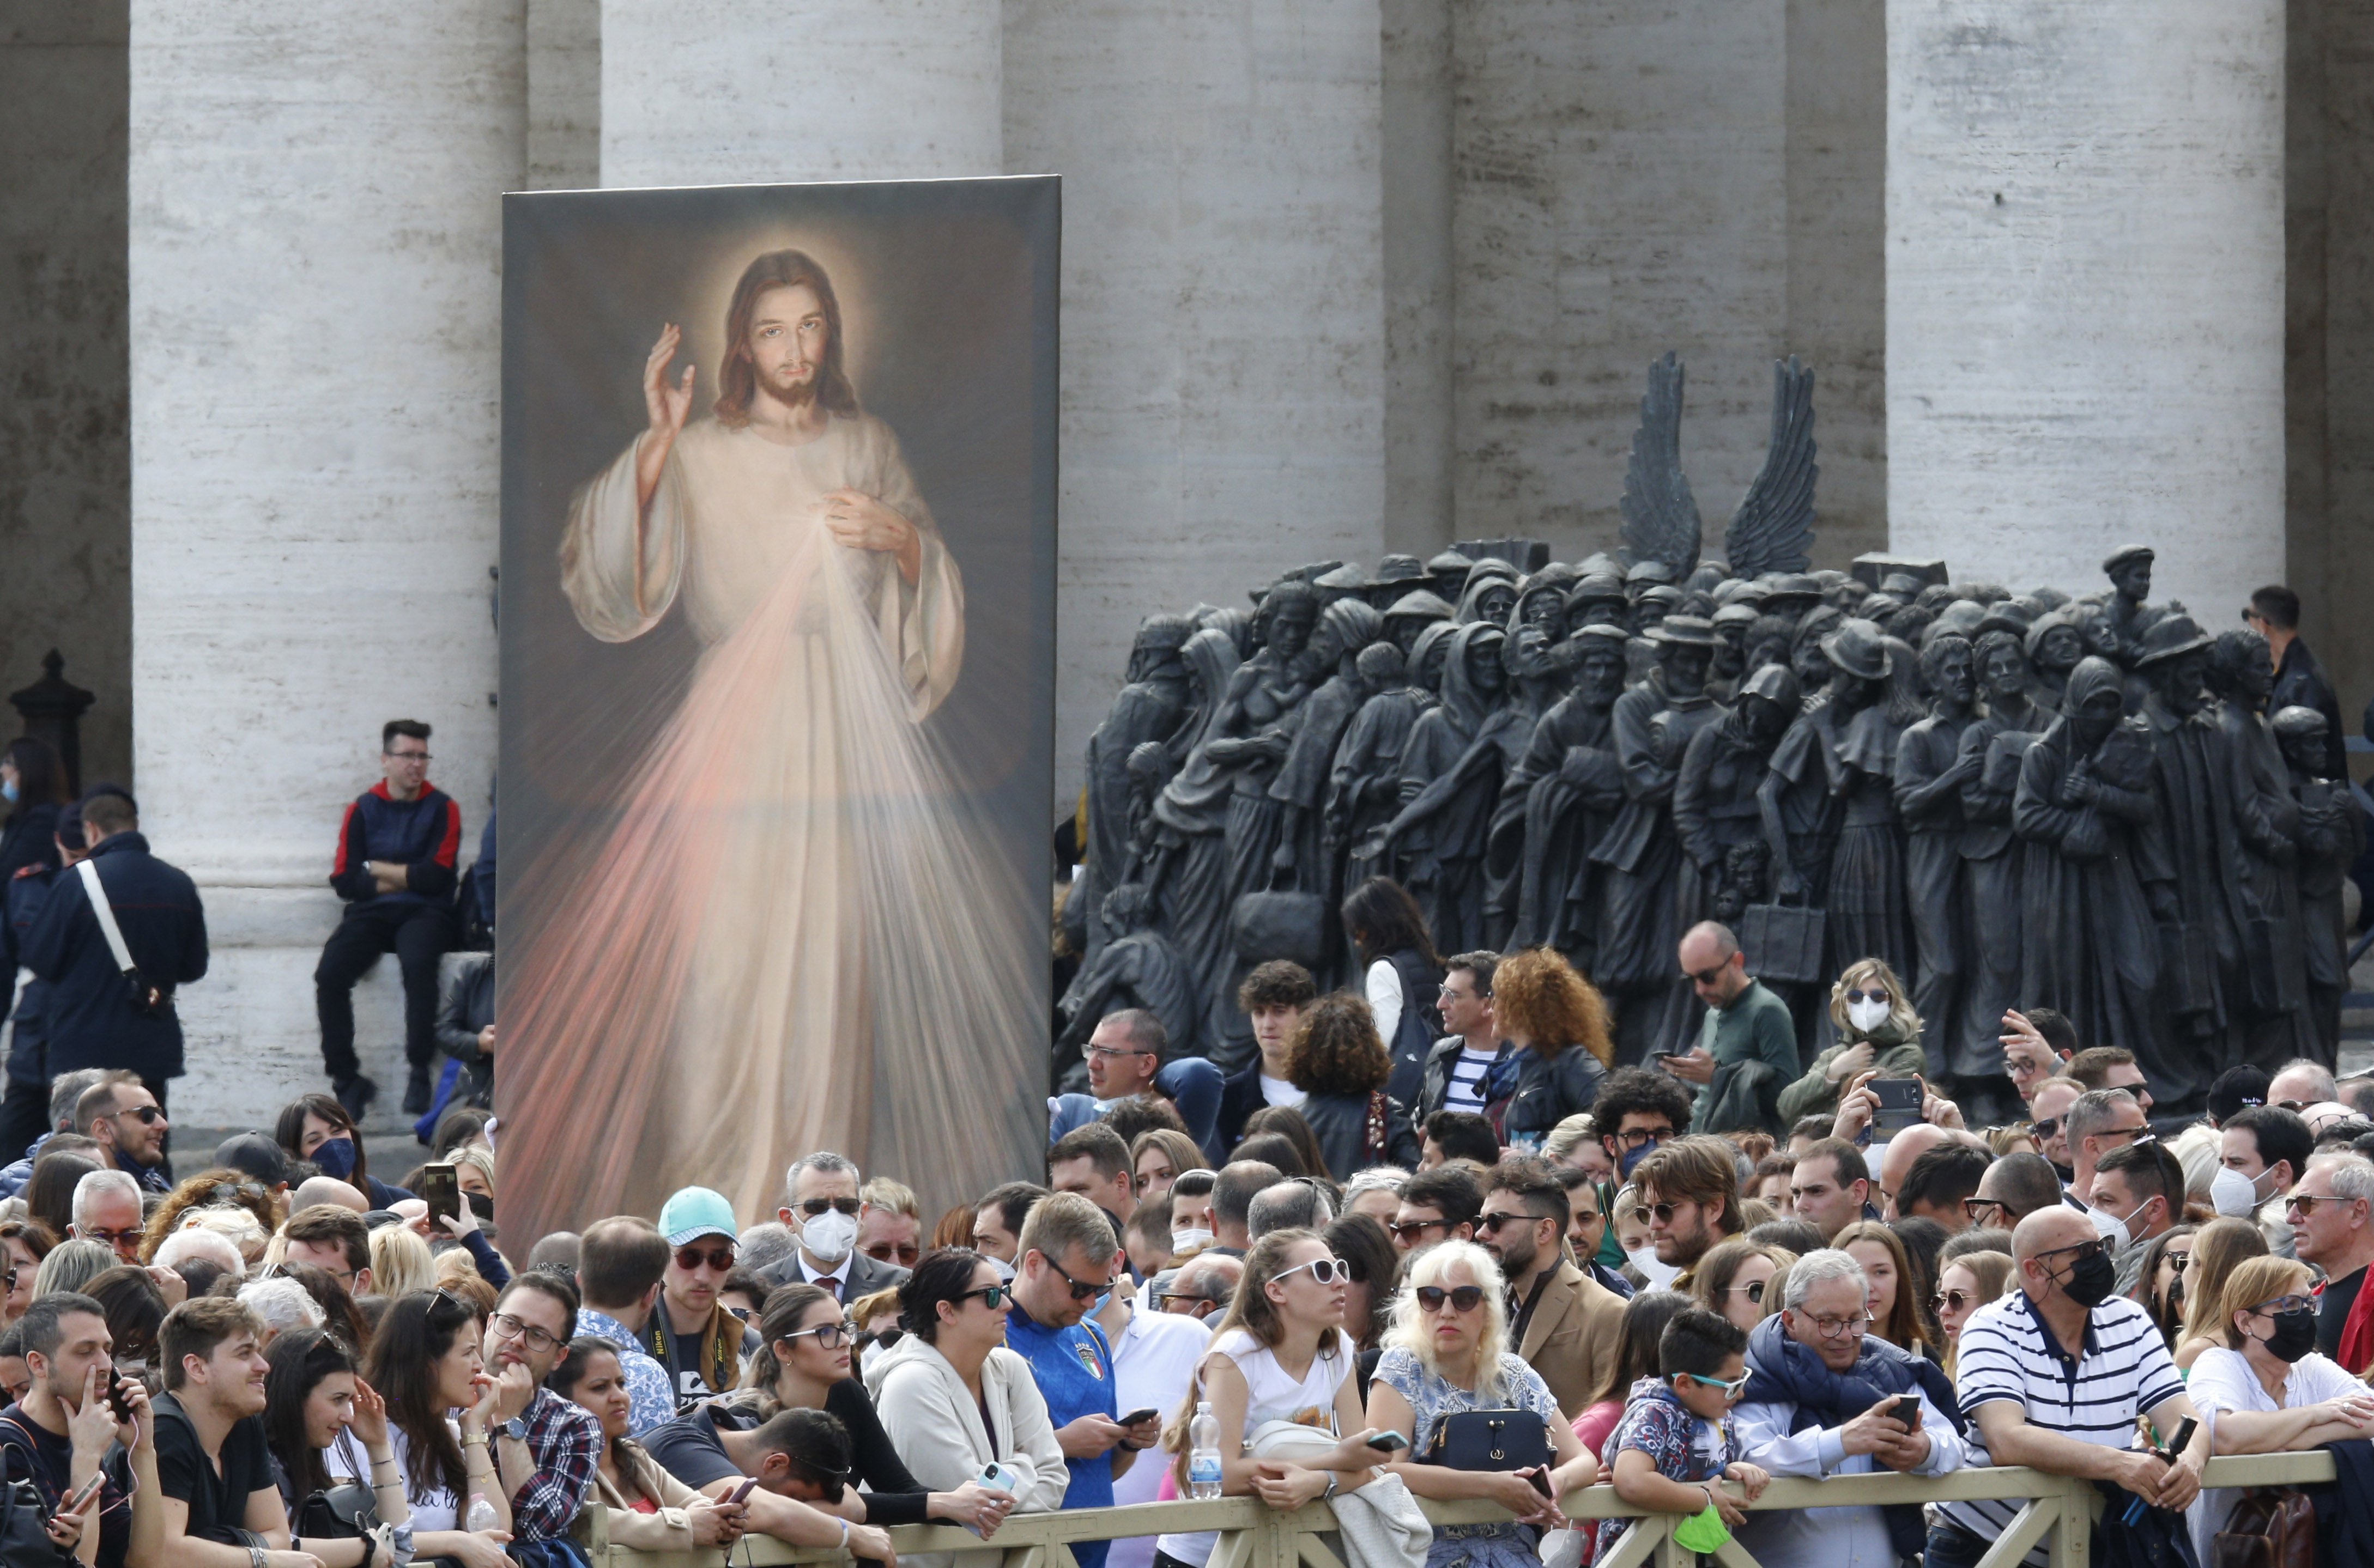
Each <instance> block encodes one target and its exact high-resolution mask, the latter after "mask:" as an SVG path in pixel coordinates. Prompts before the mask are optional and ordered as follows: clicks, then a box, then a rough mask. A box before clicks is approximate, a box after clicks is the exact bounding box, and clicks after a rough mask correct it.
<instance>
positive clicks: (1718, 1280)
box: [1690, 1236, 1797, 1333]
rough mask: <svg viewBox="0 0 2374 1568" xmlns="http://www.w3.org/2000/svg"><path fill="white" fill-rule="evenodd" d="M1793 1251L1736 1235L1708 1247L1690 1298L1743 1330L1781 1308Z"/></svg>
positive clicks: (1693, 1275)
mask: <svg viewBox="0 0 2374 1568" xmlns="http://www.w3.org/2000/svg"><path fill="white" fill-rule="evenodd" d="M1795 1261H1797V1255H1796V1254H1795V1253H1793V1252H1787V1251H1783V1250H1782V1249H1781V1248H1780V1247H1777V1246H1765V1245H1764V1244H1763V1243H1762V1242H1760V1241H1749V1240H1748V1239H1747V1238H1746V1237H1745V1236H1733V1237H1732V1238H1731V1239H1730V1240H1729V1241H1724V1242H1717V1243H1716V1244H1715V1245H1714V1246H1710V1247H1709V1248H1707V1251H1706V1256H1705V1257H1703V1258H1699V1259H1698V1268H1697V1269H1696V1270H1694V1271H1693V1272H1692V1273H1691V1275H1690V1299H1691V1300H1693V1301H1695V1302H1696V1303H1698V1305H1700V1306H1703V1307H1705V1308H1706V1309H1707V1310H1708V1311H1709V1312H1711V1313H1713V1314H1715V1315H1716V1316H1719V1317H1723V1318H1727V1319H1729V1320H1730V1321H1731V1322H1732V1323H1733V1325H1734V1326H1735V1327H1737V1328H1739V1330H1740V1331H1741V1332H1742V1333H1745V1332H1746V1331H1747V1330H1748V1329H1750V1328H1755V1327H1756V1326H1757V1324H1758V1323H1761V1322H1763V1321H1764V1320H1765V1319H1766V1318H1768V1317H1769V1316H1772V1315H1773V1314H1774V1313H1776V1312H1778V1311H1780V1293H1781V1292H1782V1291H1783V1290H1785V1289H1787V1288H1788V1284H1789V1265H1790V1264H1792V1263H1794V1262H1795Z"/></svg>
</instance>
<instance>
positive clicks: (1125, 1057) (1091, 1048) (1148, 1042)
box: [1047, 1007, 1224, 1218]
mask: <svg viewBox="0 0 2374 1568" xmlns="http://www.w3.org/2000/svg"><path fill="white" fill-rule="evenodd" d="M1169 1048H1170V1032H1169V1030H1167V1029H1165V1028H1164V1027H1163V1026H1162V1020H1161V1019H1159V1018H1157V1017H1156V1016H1155V1015H1154V1014H1153V1013H1151V1012H1146V1010H1145V1009H1144V1008H1138V1007H1129V1008H1123V1009H1122V1011H1120V1012H1112V1013H1108V1014H1106V1015H1105V1016H1104V1017H1103V1018H1101V1019H1099V1021H1098V1023H1097V1027H1096V1032H1095V1033H1094V1034H1092V1035H1090V1036H1088V1044H1087V1063H1088V1092H1087V1094H1056V1095H1052V1096H1051V1097H1050V1098H1049V1099H1048V1101H1047V1113H1048V1114H1047V1140H1048V1141H1049V1142H1051V1143H1052V1142H1054V1141H1056V1140H1058V1139H1061V1138H1062V1137H1064V1135H1065V1134H1066V1133H1069V1132H1071V1131H1072V1130H1073V1129H1075V1128H1081V1127H1086V1126H1087V1125H1088V1124H1089V1123H1090V1122H1092V1121H1094V1120H1096V1119H1097V1117H1099V1116H1100V1115H1102V1114H1103V1113H1104V1112H1105V1111H1106V1109H1108V1108H1109V1107H1111V1106H1117V1105H1119V1104H1120V1103H1121V1102H1122V1101H1123V1100H1128V1099H1134V1098H1135V1097H1136V1096H1138V1095H1140V1094H1152V1095H1156V1096H1158V1098H1161V1099H1165V1100H1168V1101H1169V1102H1170V1104H1171V1106H1173V1107H1174V1108H1175V1109H1176V1110H1177V1111H1178V1112H1179V1119H1180V1120H1181V1122H1182V1123H1184V1124H1185V1125H1186V1128H1187V1136H1188V1137H1190V1138H1193V1140H1194V1141H1195V1142H1196V1144H1197V1146H1199V1147H1200V1146H1202V1145H1203V1144H1205V1143H1208V1142H1210V1141H1212V1129H1213V1128H1214V1126H1215V1125H1216V1124H1217V1122H1218V1121H1219V1117H1220V1096H1221V1094H1222V1092H1223V1088H1222V1085H1223V1082H1224V1081H1223V1079H1222V1078H1221V1075H1220V1070H1219V1069H1218V1068H1216V1067H1215V1066H1213V1065H1212V1064H1211V1063H1210V1062H1209V1061H1206V1060H1205V1059H1204V1058H1202V1057H1199V1056H1182V1057H1181V1058H1179V1059H1177V1060H1175V1061H1170V1062H1165V1061H1164V1060H1163V1057H1164V1056H1165V1055H1166V1054H1167V1053H1168V1052H1169ZM1125 1217H1126V1216H1124V1218H1125Z"/></svg>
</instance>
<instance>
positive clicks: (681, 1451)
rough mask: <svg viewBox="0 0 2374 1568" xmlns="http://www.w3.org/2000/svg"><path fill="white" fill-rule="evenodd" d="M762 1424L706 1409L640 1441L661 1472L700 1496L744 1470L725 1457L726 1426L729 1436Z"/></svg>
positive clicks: (730, 1412) (713, 1407) (714, 1408)
mask: <svg viewBox="0 0 2374 1568" xmlns="http://www.w3.org/2000/svg"><path fill="white" fill-rule="evenodd" d="M756 1425H758V1422H756V1421H749V1420H745V1419H744V1418H743V1417H742V1416H740V1415H738V1414H736V1413H735V1411H733V1410H723V1409H721V1408H720V1407H718V1406H716V1405H703V1406H702V1407H701V1408H700V1409H699V1410H695V1411H693V1412H692V1414H690V1415H688V1416H685V1417H682V1418H680V1419H678V1420H676V1421H672V1422H668V1423H667V1424H666V1425H665V1426H655V1427H653V1428H652V1429H651V1430H650V1431H649V1432H647V1433H643V1435H642V1436H641V1437H640V1438H639V1439H637V1441H638V1442H640V1443H641V1444H642V1445H643V1448H644V1450H645V1451H646V1452H648V1453H649V1454H650V1455H651V1457H652V1458H654V1459H657V1460H658V1461H659V1462H660V1469H664V1470H665V1471H667V1473H668V1474H670V1475H672V1476H674V1477H676V1480H680V1481H682V1482H684V1484H685V1485H687V1486H688V1487H690V1488H692V1489H693V1490H694V1491H695V1492H699V1490H700V1489H701V1488H702V1487H705V1486H707V1485H709V1484H710V1483H711V1481H718V1480H724V1479H725V1478H726V1477H728V1476H738V1475H740V1474H741V1473H742V1471H741V1469H740V1467H738V1466H736V1465H735V1463H734V1461H733V1460H731V1459H729V1458H727V1457H725V1445H724V1444H723V1442H722V1441H720V1440H719V1438H718V1435H717V1429H718V1428H719V1427H721V1426H723V1428H724V1429H725V1430H726V1431H728V1432H746V1431H747V1430H749V1429H750V1428H751V1427H754V1426H756Z"/></svg>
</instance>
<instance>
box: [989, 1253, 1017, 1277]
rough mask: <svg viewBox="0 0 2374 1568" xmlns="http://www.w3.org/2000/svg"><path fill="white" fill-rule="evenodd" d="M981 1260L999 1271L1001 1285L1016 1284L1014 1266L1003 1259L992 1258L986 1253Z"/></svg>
mask: <svg viewBox="0 0 2374 1568" xmlns="http://www.w3.org/2000/svg"><path fill="white" fill-rule="evenodd" d="M981 1261H982V1262H983V1263H986V1264H988V1265H989V1266H990V1267H991V1268H993V1269H994V1270H997V1278H998V1280H999V1281H1000V1282H1001V1283H1004V1284H1008V1285H1010V1284H1012V1283H1014V1265H1013V1264H1011V1263H1008V1262H1007V1261H1006V1260H1005V1258H992V1257H991V1256H989V1254H987V1253H985V1252H984V1253H982V1254H981Z"/></svg>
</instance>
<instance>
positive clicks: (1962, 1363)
mask: <svg viewBox="0 0 2374 1568" xmlns="http://www.w3.org/2000/svg"><path fill="white" fill-rule="evenodd" d="M1955 1365H1956V1368H1957V1383H1956V1386H1955V1389H1954V1392H1955V1394H1956V1396H1957V1398H1959V1399H1960V1400H1961V1402H1962V1410H1963V1411H1964V1412H1965V1413H1966V1414H1969V1415H1970V1416H1972V1417H1973V1418H1974V1419H1973V1424H1972V1436H1973V1437H1975V1436H1976V1435H1977V1427H1976V1422H1975V1417H1976V1414H1977V1411H1978V1409H1979V1407H1980V1406H1981V1405H1984V1404H1989V1403H1992V1401H1994V1400H1997V1399H2012V1400H2016V1401H2017V1402H2018V1404H2019V1406H2020V1408H2021V1409H2022V1410H2025V1411H2026V1412H2027V1422H2028V1424H2029V1425H2030V1426H2034V1427H2038V1428H2040V1429H2042V1430H2044V1431H2046V1432H2057V1433H2061V1434H2062V1435H2063V1436H2064V1437H2071V1438H2074V1439H2076V1440H2077V1441H2078V1442H2080V1443H2098V1444H2100V1445H2102V1446H2104V1447H2106V1448H2129V1447H2133V1445H2134V1439H2135V1417H2136V1416H2137V1415H2138V1414H2139V1413H2141V1412H2143V1411H2145V1410H2151V1409H2153V1408H2154V1407H2155V1406H2157V1405H2158V1404H2160V1403H2161V1402H2162V1401H2164V1400H2168V1399H2171V1398H2175V1397H2176V1396H2177V1395H2179V1394H2181V1393H2183V1392H2184V1380H2183V1379H2182V1378H2181V1377H2180V1376H2179V1375H2178V1374H2177V1370H2176V1363H2175V1362H2173V1361H2171V1360H2169V1359H2168V1345H2167V1342H2166V1341H2164V1340H2161V1338H2160V1335H2159V1330H2158V1329H2157V1328H2155V1327H2153V1325H2152V1320H2151V1318H2150V1316H2149V1315H2147V1314H2146V1313H2145V1311H2144V1309H2143V1308H2142V1307H2141V1306H2140V1305H2137V1304H2136V1303H2134V1302H2132V1301H2129V1300H2128V1299H2126V1298H2125V1297H2124V1296H2112V1297H2111V1298H2110V1300H2108V1301H2105V1302H2104V1303H2102V1305H2099V1306H2098V1307H2096V1308H2095V1309H2094V1310H2093V1311H2092V1312H2090V1313H2088V1314H2087V1315H2086V1336H2085V1340H2084V1341H2083V1342H2082V1344H2081V1345H2080V1346H2079V1352H2078V1354H2077V1355H2076V1357H2074V1359H2073V1358H2072V1357H2071V1356H2069V1355H2068V1354H2067V1353H2066V1352H2063V1350H2062V1348H2061V1344H2060V1341H2059V1340H2055V1339H2054V1338H2053V1337H2052V1334H2051V1330H2050V1329H2048V1328H2046V1327H2045V1325H2044V1320H2043V1319H2042V1318H2041V1317H2039V1316H2037V1312H2036V1304H2035V1303H2034V1302H2032V1301H2030V1300H2029V1299H2028V1296H2027V1292H2025V1291H2022V1290H2020V1289H2018V1288H2017V1287H2016V1286H2014V1287H2013V1289H2012V1291H2011V1293H2010V1294H2008V1295H2005V1296H2004V1297H2002V1298H2001V1299H2000V1300H1997V1301H1993V1302H1991V1303H1989V1304H1988V1305H1985V1306H1982V1307H1980V1309H1979V1310H1978V1311H1977V1312H1975V1313H1973V1314H1971V1316H1970V1320H1969V1322H1968V1323H1966V1324H1964V1325H1963V1326H1962V1336H1961V1339H1960V1340H1959V1342H1958V1348H1957V1351H1956V1359H1955ZM1938 1506H1939V1507H1940V1508H1941V1509H1942V1510H1943V1512H1944V1514H1945V1517H1946V1518H1948V1519H1950V1520H1952V1521H1953V1522H1954V1523H1955V1524H1957V1525H1959V1526H1960V1527H1962V1528H1964V1529H1966V1530H1969V1531H1970V1532H1971V1533H1972V1534H1974V1535H1976V1536H1978V1537H1980V1539H1985V1540H1992V1539H1994V1538H1995V1537H1997V1536H1999V1535H2001V1534H2002V1533H2003V1531H2004V1527H2005V1526H2007V1525H2009V1524H2010V1523H2011V1521H2012V1518H2013V1516H2014V1515H2016V1514H2017V1513H2018V1512H2019V1510H2020V1506H2021V1504H2020V1503H2019V1501H2018V1500H2016V1499H2012V1498H2005V1499H2002V1500H1999V1501H1991V1502H1981V1503H1945V1504H1939V1505H1938ZM2026 1561H2027V1564H2028V1565H2029V1568H2044V1565H2045V1564H2046V1563H2047V1562H2050V1561H2051V1558H2050V1554H2049V1553H2048V1551H2047V1550H2045V1549H2044V1548H2043V1547H2039V1548H2037V1549H2036V1550H2034V1551H2031V1552H2029V1553H2028V1554H2027V1559H2026Z"/></svg>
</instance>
